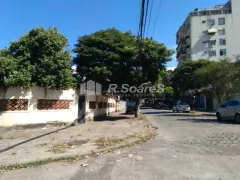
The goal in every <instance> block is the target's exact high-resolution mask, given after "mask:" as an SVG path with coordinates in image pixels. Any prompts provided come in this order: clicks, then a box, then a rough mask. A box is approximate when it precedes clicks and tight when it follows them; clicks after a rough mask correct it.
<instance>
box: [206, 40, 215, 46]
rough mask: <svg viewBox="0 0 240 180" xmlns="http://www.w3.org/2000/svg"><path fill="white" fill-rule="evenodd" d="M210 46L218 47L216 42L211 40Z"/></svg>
mask: <svg viewBox="0 0 240 180" xmlns="http://www.w3.org/2000/svg"><path fill="white" fill-rule="evenodd" d="M208 45H209V46H216V40H209V41H208Z"/></svg>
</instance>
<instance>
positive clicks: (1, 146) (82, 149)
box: [0, 113, 155, 171]
mask: <svg viewBox="0 0 240 180" xmlns="http://www.w3.org/2000/svg"><path fill="white" fill-rule="evenodd" d="M154 130H155V129H154V128H153V126H152V125H151V123H150V122H149V121H148V120H146V118H145V117H143V116H142V115H141V117H140V118H138V119H134V115H125V114H119V113H115V114H113V115H111V116H109V117H107V118H106V119H104V120H103V121H99V122H92V123H86V124H80V125H76V126H71V127H67V126H63V125H62V126H53V125H42V126H36V127H32V128H29V127H28V128H27V127H14V128H4V127H0V167H1V166H2V167H1V168H2V169H3V167H5V166H9V165H13V164H26V163H29V162H36V161H40V160H45V161H46V160H47V159H49V158H51V159H56V158H61V157H72V156H76V155H77V156H80V155H85V154H88V155H89V154H95V153H97V152H102V151H104V150H107V149H109V148H112V147H116V146H124V145H127V144H129V145H130V144H131V143H133V142H135V141H137V140H139V138H140V139H141V138H143V137H144V136H148V135H149V134H154V132H155V131H154ZM42 135H44V136H42ZM39 136H40V137H39ZM26 140H29V141H28V142H24V141H26ZM21 142H23V143H22V144H20V145H17V146H16V147H14V148H12V149H9V150H7V149H6V148H7V147H11V146H13V145H15V144H17V143H21ZM2 151H3V152H2ZM1 168H0V171H1Z"/></svg>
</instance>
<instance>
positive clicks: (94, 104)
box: [89, 101, 96, 109]
mask: <svg viewBox="0 0 240 180" xmlns="http://www.w3.org/2000/svg"><path fill="white" fill-rule="evenodd" d="M89 109H96V102H95V101H89Z"/></svg>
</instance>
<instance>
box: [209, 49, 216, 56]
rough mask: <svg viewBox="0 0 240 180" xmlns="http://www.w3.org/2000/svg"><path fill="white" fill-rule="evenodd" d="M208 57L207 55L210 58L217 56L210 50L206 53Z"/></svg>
mask: <svg viewBox="0 0 240 180" xmlns="http://www.w3.org/2000/svg"><path fill="white" fill-rule="evenodd" d="M208 55H209V56H210V57H214V56H216V55H217V53H216V51H215V50H212V51H208Z"/></svg>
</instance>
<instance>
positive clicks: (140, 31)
mask: <svg viewBox="0 0 240 180" xmlns="http://www.w3.org/2000/svg"><path fill="white" fill-rule="evenodd" d="M144 11H145V0H142V7H141V15H140V21H139V31H138V36H139V37H140V38H141V39H142V34H143V23H144Z"/></svg>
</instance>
